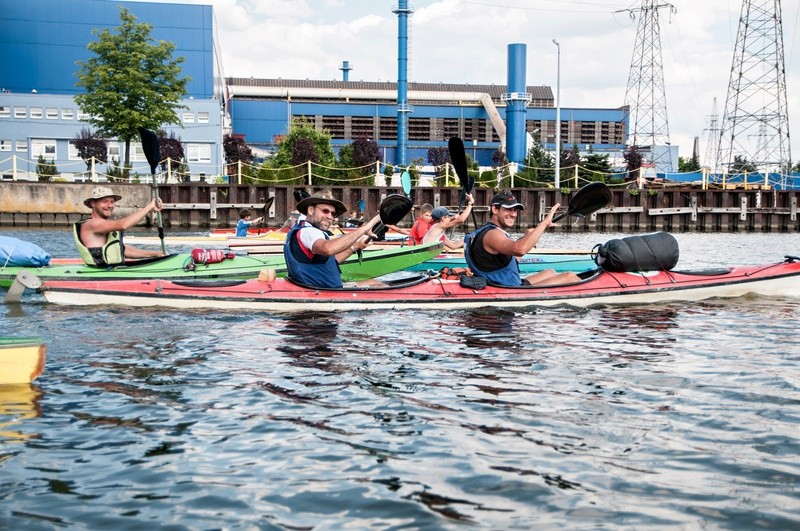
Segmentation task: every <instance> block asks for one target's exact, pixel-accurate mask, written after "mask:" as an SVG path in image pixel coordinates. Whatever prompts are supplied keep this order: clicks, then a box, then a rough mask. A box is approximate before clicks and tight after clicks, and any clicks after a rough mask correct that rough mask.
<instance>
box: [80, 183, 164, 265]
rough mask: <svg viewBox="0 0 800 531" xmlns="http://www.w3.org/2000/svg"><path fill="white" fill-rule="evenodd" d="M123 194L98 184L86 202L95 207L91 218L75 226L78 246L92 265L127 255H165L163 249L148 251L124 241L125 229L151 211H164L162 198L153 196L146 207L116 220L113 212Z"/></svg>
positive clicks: (121, 259)
mask: <svg viewBox="0 0 800 531" xmlns="http://www.w3.org/2000/svg"><path fill="white" fill-rule="evenodd" d="M120 199H122V196H121V195H118V194H115V193H114V192H113V191H112V190H111V188H108V187H106V186H98V187H97V188H95V189H94V190H92V193H91V195H90V196H89V197H87V198H86V200H85V201H84V202H83V204H84V205H86V206H87V207H89V208H90V209H92V214H91V216H90V217H89V219H85V220H83V221H79V222H78V223H76V224H75V226H74V228H73V235H74V236H75V245H76V246H77V247H78V253H79V254H80V256H81V258H83V261H84V262H86V264H88V265H96V266H108V265H118V264H123V263H125V259H126V258H130V259H134V260H135V259H139V258H154V257H158V256H164V253H162V252H161V251H160V250H158V251H146V250H144V249H137V248H135V247H131V246H127V245H125V244H124V243H123V235H124V232H125V231H126V230H127V229H129V228H131V227H133V226H134V225H136V224H137V223H139V222H140V221H142V220H143V219H144V218H145V216H147V215H148V214H149V213H151V212H157V211H159V210H161V208H162V204H161V199H152V200H151V201H150V203H148V204H147V205H146V206H144V207H142V208H140V209H139V210H137V211H136V212H134V213H133V214H128V215H127V216H125V217H124V218H120V219H112V218H111V215H112V214H113V213H114V209H115V208H116V206H117V201H119V200H120Z"/></svg>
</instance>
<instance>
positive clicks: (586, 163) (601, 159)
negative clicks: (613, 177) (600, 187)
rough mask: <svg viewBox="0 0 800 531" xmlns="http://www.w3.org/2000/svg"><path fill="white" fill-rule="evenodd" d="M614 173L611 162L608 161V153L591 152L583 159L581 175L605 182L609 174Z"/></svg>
mask: <svg viewBox="0 0 800 531" xmlns="http://www.w3.org/2000/svg"><path fill="white" fill-rule="evenodd" d="M610 173H613V170H612V168H611V163H610V162H608V155H600V154H599V153H589V154H587V155H585V156H584V157H583V160H582V161H581V169H580V170H579V175H580V176H581V177H584V178H587V179H589V180H592V181H601V182H605V180H606V177H610V176H609V175H607V174H610Z"/></svg>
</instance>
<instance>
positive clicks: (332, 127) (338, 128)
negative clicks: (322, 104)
mask: <svg viewBox="0 0 800 531" xmlns="http://www.w3.org/2000/svg"><path fill="white" fill-rule="evenodd" d="M322 129H326V130H327V131H328V132H329V133H330V134H331V138H333V139H336V140H343V139H344V116H323V117H322Z"/></svg>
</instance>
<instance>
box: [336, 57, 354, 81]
mask: <svg viewBox="0 0 800 531" xmlns="http://www.w3.org/2000/svg"><path fill="white" fill-rule="evenodd" d="M339 70H341V71H342V81H350V70H352V68H350V61H342V67H341V68H340V69H339Z"/></svg>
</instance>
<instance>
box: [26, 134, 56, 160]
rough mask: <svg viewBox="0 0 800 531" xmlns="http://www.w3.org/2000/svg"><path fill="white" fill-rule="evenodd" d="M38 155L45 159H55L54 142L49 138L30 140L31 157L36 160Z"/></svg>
mask: <svg viewBox="0 0 800 531" xmlns="http://www.w3.org/2000/svg"><path fill="white" fill-rule="evenodd" d="M39 155H42V156H44V158H46V159H54V158H56V141H55V140H53V139H49V138H37V139H34V140H31V156H32V157H33V158H34V159H38V158H39Z"/></svg>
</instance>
